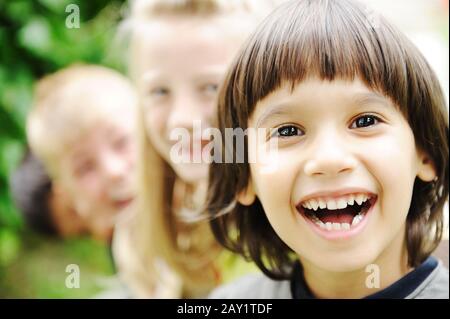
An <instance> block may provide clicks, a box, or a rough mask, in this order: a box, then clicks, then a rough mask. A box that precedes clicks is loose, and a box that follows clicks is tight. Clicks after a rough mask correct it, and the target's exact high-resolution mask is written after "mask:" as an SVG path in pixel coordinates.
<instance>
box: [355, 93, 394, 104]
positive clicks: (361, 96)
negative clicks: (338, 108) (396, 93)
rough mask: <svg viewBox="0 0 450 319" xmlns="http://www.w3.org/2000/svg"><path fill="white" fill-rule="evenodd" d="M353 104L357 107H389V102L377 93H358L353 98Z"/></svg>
mask: <svg viewBox="0 0 450 319" xmlns="http://www.w3.org/2000/svg"><path fill="white" fill-rule="evenodd" d="M352 100H353V103H354V104H355V105H358V106H364V105H379V106H384V107H389V106H390V103H389V100H388V99H387V98H386V97H384V96H383V95H381V94H379V93H377V92H364V93H358V94H356V95H355V96H354V97H353V98H352Z"/></svg>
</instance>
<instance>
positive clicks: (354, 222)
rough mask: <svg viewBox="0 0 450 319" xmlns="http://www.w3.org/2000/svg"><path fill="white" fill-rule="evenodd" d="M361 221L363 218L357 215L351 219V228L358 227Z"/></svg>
mask: <svg viewBox="0 0 450 319" xmlns="http://www.w3.org/2000/svg"><path fill="white" fill-rule="evenodd" d="M362 219H363V216H362V215H361V214H358V215H356V216H355V217H353V220H352V226H355V225H358V224H359V223H360V222H361V220H362Z"/></svg>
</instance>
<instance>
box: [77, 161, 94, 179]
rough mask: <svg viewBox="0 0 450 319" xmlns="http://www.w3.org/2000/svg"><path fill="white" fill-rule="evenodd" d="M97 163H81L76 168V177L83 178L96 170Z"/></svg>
mask: <svg viewBox="0 0 450 319" xmlns="http://www.w3.org/2000/svg"><path fill="white" fill-rule="evenodd" d="M94 167H95V163H94V162H93V161H86V162H83V163H81V164H80V165H79V166H77V167H76V168H75V175H76V176H78V177H83V176H85V175H87V174H89V173H90V172H92V171H93V170H94Z"/></svg>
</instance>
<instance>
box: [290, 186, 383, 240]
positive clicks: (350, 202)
mask: <svg viewBox="0 0 450 319" xmlns="http://www.w3.org/2000/svg"><path fill="white" fill-rule="evenodd" d="M376 199H377V196H376V195H375V194H367V193H357V194H348V195H344V196H340V197H338V198H314V199H309V200H305V201H303V202H301V203H300V204H298V205H297V207H296V208H297V210H298V211H299V212H300V213H301V214H302V215H303V216H304V217H305V218H307V219H309V220H310V221H312V222H313V223H314V224H316V225H317V226H318V227H320V228H321V229H324V230H328V231H341V230H350V229H352V228H354V227H355V226H357V225H358V224H359V223H360V222H361V221H362V220H363V219H364V217H365V216H366V213H367V212H368V211H369V210H370V208H371V207H372V206H373V205H374V203H375V202H376Z"/></svg>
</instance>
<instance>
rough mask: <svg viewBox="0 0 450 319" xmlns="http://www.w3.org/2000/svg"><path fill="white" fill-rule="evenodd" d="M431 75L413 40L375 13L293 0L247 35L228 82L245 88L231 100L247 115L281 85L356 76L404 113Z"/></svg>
mask: <svg viewBox="0 0 450 319" xmlns="http://www.w3.org/2000/svg"><path fill="white" fill-rule="evenodd" d="M406 52H407V53H408V54H406ZM430 72H431V73H432V71H431V70H430V69H429V67H428V65H427V63H426V62H425V60H424V59H423V58H422V56H421V54H420V53H419V52H418V50H417V49H416V48H415V47H414V46H413V45H412V43H411V42H410V41H409V40H408V39H407V38H406V37H404V36H403V35H401V34H400V33H398V32H397V31H396V30H395V29H394V28H393V27H391V26H390V25H389V23H387V22H386V21H385V20H384V19H383V18H382V17H381V16H379V15H378V14H376V13H375V12H373V11H370V10H369V9H368V8H366V7H364V6H363V5H362V4H359V3H354V2H350V1H348V0H340V1H332V0H314V1H291V2H289V3H287V4H286V5H284V6H281V7H280V8H278V9H277V10H276V11H275V12H274V13H273V14H271V15H270V16H269V17H268V18H267V19H266V20H265V21H264V22H263V23H262V25H260V27H259V28H258V30H257V31H256V33H254V34H253V36H252V37H251V38H250V39H249V41H248V43H247V45H246V48H245V50H244V51H243V52H241V55H240V57H239V59H238V60H237V61H236V64H235V67H234V68H233V73H232V74H230V75H229V79H228V80H229V81H231V82H234V85H231V86H229V87H231V88H233V87H235V88H241V90H242V88H243V89H244V90H243V91H241V90H236V89H234V91H233V93H232V94H231V97H232V99H233V102H234V103H233V104H232V105H241V106H245V108H246V109H247V111H248V114H247V115H251V114H252V112H253V110H254V107H255V105H256V103H257V102H258V101H259V100H261V99H263V98H264V97H266V96H267V95H268V94H270V93H271V92H272V91H274V90H276V89H277V88H279V87H280V85H281V84H282V83H283V82H286V81H287V82H288V83H291V84H292V87H293V86H294V85H295V84H298V83H299V82H301V81H302V80H303V79H305V78H307V77H317V78H319V79H321V80H330V81H331V80H333V79H335V78H342V79H345V80H353V79H354V78H355V77H359V78H360V79H361V80H362V81H363V82H364V83H365V84H366V85H367V86H368V87H370V88H371V89H374V90H377V91H379V92H381V93H383V94H385V95H386V96H388V97H390V98H391V99H392V101H393V102H395V103H396V104H397V105H398V106H400V108H401V111H402V113H404V114H405V115H407V114H406V105H407V104H408V103H409V102H411V101H409V100H408V99H411V98H413V96H412V95H411V94H410V93H409V92H410V90H411V88H412V87H415V88H416V90H417V89H418V92H417V91H416V93H417V94H420V88H421V87H422V88H424V83H426V81H428V83H429V82H433V81H432V79H430V78H432V76H431V75H429V73H430ZM420 73H422V74H420ZM427 77H428V80H425V78H427ZM232 90H233V89H232ZM243 92H245V94H243ZM228 93H231V92H228ZM228 96H230V95H229V94H228ZM240 124H241V125H244V126H245V125H246V123H240Z"/></svg>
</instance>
